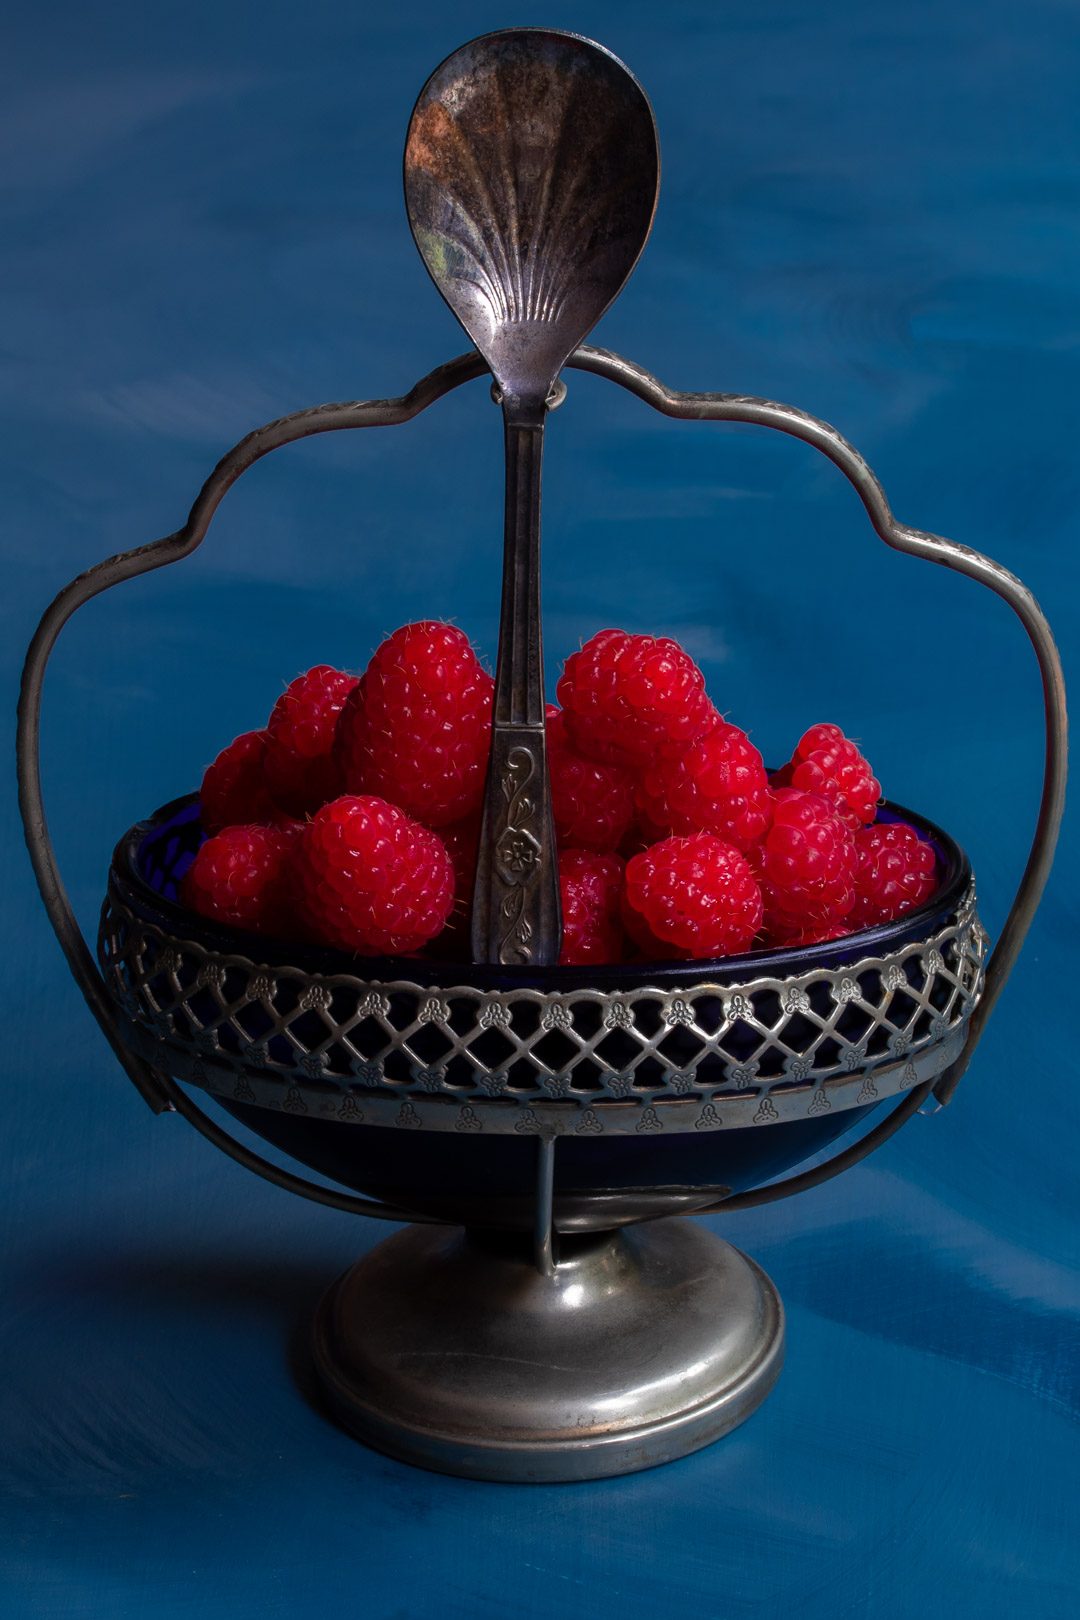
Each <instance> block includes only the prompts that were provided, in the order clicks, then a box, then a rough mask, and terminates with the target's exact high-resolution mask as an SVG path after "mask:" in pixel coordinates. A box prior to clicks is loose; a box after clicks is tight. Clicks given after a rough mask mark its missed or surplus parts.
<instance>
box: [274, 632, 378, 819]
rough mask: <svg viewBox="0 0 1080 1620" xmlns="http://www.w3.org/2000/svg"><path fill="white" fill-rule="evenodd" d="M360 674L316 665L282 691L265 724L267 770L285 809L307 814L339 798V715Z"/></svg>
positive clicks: (277, 796) (279, 802)
mask: <svg viewBox="0 0 1080 1620" xmlns="http://www.w3.org/2000/svg"><path fill="white" fill-rule="evenodd" d="M357 684H358V677H357V676H355V675H347V674H345V672H344V671H343V670H340V669H334V668H332V666H331V665H330V664H316V666H315V668H314V669H309V670H308V671H307V673H306V675H298V676H297V677H296V679H295V680H294V681H290V683H289V685H288V686H287V687H286V688H285V691H284V692H282V694H281V696H280V697H279V698H278V700H277V702H276V703H275V704H274V707H273V711H272V713H271V715H270V719H269V721H268V722H267V726H266V759H265V763H264V774H265V777H266V781H267V785H268V786H269V788H270V792H271V793H272V794H273V796H274V799H275V800H276V802H277V803H278V804H279V805H281V806H282V808H283V809H285V810H288V811H290V812H291V813H292V814H293V815H299V816H302V815H305V814H306V813H307V812H308V811H310V810H318V808H319V806H320V805H323V804H326V803H327V801H328V800H330V799H333V798H336V797H337V795H338V793H340V791H341V775H340V770H339V767H338V764H337V761H336V759H335V757H334V752H333V750H334V737H335V734H336V731H337V723H338V716H339V715H340V713H341V711H342V709H343V708H344V706H345V700H346V698H347V697H348V696H349V693H350V692H351V691H352V690H353V689H354V688H355V687H356V685H357Z"/></svg>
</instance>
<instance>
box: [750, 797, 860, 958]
mask: <svg viewBox="0 0 1080 1620" xmlns="http://www.w3.org/2000/svg"><path fill="white" fill-rule="evenodd" d="M753 859H754V864H755V867H756V869H757V870H758V872H759V874H760V877H761V890H762V895H763V897H764V901H765V923H766V930H767V933H768V938H769V943H770V944H773V945H783V944H787V943H788V942H789V941H794V940H795V939H798V938H802V937H804V936H805V935H806V934H808V933H811V932H814V933H818V934H820V933H821V931H822V930H823V929H826V928H829V927H832V926H834V925H837V924H840V923H841V922H843V920H844V919H845V918H846V917H847V915H848V913H849V912H850V911H851V908H852V906H853V905H854V903H855V881H854V872H855V836H854V834H853V832H852V831H851V828H850V827H848V826H847V825H846V823H845V822H844V821H843V819H842V818H841V816H840V814H839V813H838V811H837V810H836V808H835V807H834V806H833V805H832V804H830V803H829V802H828V800H826V799H823V798H821V797H820V796H819V795H818V794H816V793H804V792H802V791H801V790H800V789H799V788H781V789H780V790H779V791H778V792H776V793H775V794H774V795H773V822H772V826H771V827H770V829H769V831H768V833H767V834H766V836H765V839H764V842H763V843H762V844H761V845H760V846H759V847H758V850H757V851H755V853H754V857H753Z"/></svg>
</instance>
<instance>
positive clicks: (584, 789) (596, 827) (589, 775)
mask: <svg viewBox="0 0 1080 1620" xmlns="http://www.w3.org/2000/svg"><path fill="white" fill-rule="evenodd" d="M547 757H548V772H549V774H550V777H551V808H552V812H553V814H554V817H555V832H556V835H557V836H558V840H559V843H560V845H561V846H563V847H564V848H566V849H597V850H614V849H617V848H618V847H619V844H620V843H621V841H622V839H623V837H624V836H625V834H626V831H627V828H628V827H629V826H630V822H631V820H632V819H633V815H634V779H633V776H632V775H631V773H630V771H629V770H628V769H627V768H626V767H625V766H623V765H612V764H606V763H604V762H603V761H602V760H596V759H587V758H586V757H585V755H584V754H582V753H579V751H578V750H577V749H576V748H575V747H574V744H573V743H572V742H571V741H570V738H569V736H568V735H567V731H566V716H565V715H564V714H563V712H562V710H561V709H557V708H556V707H555V706H554V704H549V705H548V710H547Z"/></svg>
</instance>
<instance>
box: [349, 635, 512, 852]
mask: <svg viewBox="0 0 1080 1620" xmlns="http://www.w3.org/2000/svg"><path fill="white" fill-rule="evenodd" d="M493 687H494V682H493V681H492V678H491V676H490V675H488V674H487V672H486V671H485V670H483V669H481V667H480V663H479V660H478V659H477V656H476V654H475V652H474V651H473V649H472V646H471V644H470V642H469V638H468V637H467V636H466V635H465V633H464V631H462V630H458V629H456V628H455V627H454V626H453V625H451V624H439V623H435V622H431V621H423V622H421V623H419V624H407V625H404V626H403V627H402V629H400V630H395V631H394V634H393V635H392V636H390V637H388V639H387V640H386V641H384V642H383V644H382V646H381V647H379V648H378V649H377V651H376V652H375V655H374V657H373V658H372V660H371V663H370V664H369V665H368V667H367V671H366V673H365V674H364V677H363V680H362V682H361V684H360V686H359V687H358V688H357V689H356V690H355V691H353V692H352V693H351V694H350V697H349V700H348V702H347V703H346V705H345V708H344V710H343V712H342V715H341V719H340V721H339V722H338V736H337V749H336V753H337V758H338V760H339V763H340V766H341V771H342V778H343V782H344V786H345V788H346V791H347V792H349V793H362V794H378V795H379V796H380V797H383V798H386V799H389V800H390V801H391V802H392V803H393V804H397V805H400V806H401V808H402V809H403V810H404V811H405V812H406V813H407V814H408V815H410V816H415V817H416V819H417V820H418V821H421V822H423V824H424V825H425V826H426V827H442V826H446V825H448V824H449V823H451V822H454V821H461V820H463V819H464V818H465V817H466V816H468V815H470V814H471V813H472V812H473V811H475V810H477V809H478V808H479V806H480V800H481V798H482V796H483V792H484V779H485V776H486V773H487V760H488V750H489V748H490V746H491V698H492V690H493Z"/></svg>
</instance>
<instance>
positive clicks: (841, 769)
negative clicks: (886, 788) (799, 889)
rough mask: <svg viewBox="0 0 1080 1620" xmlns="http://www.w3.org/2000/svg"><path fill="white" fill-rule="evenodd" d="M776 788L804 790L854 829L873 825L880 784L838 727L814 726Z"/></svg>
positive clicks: (781, 772) (780, 773)
mask: <svg viewBox="0 0 1080 1620" xmlns="http://www.w3.org/2000/svg"><path fill="white" fill-rule="evenodd" d="M773 786H774V787H795V788H801V789H802V790H803V792H804V793H816V794H818V795H819V796H820V797H821V798H823V799H827V800H828V801H829V803H830V804H832V805H834V806H835V808H836V809H837V811H838V812H839V814H840V816H841V817H842V818H843V820H844V821H845V822H846V823H847V825H848V826H849V827H851V828H852V829H854V828H856V827H862V826H864V825H865V824H866V823H867V822H870V821H873V819H874V817H875V815H876V814H877V807H878V802H879V801H880V799H881V783H880V782H879V781H878V779H877V777H876V776H875V775H874V773H873V771H872V770H871V769H870V764H869V761H868V760H866V759H864V758H863V756H862V754H860V752H859V750H858V748H857V747H856V746H855V744H854V743H853V742H851V741H850V739H849V738H847V737H845V736H844V733H843V732H842V731H841V729H840V727H839V726H834V725H831V724H824V723H823V724H821V725H816V726H811V727H810V729H809V731H805V732H804V733H803V735H802V736H801V737H800V738H799V741H798V743H797V745H796V748H795V753H794V754H793V756H792V758H791V759H790V760H788V763H787V764H786V765H785V766H784V767H783V768H782V769H781V770H779V771H777V773H776V775H775V777H774V778H773Z"/></svg>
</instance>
